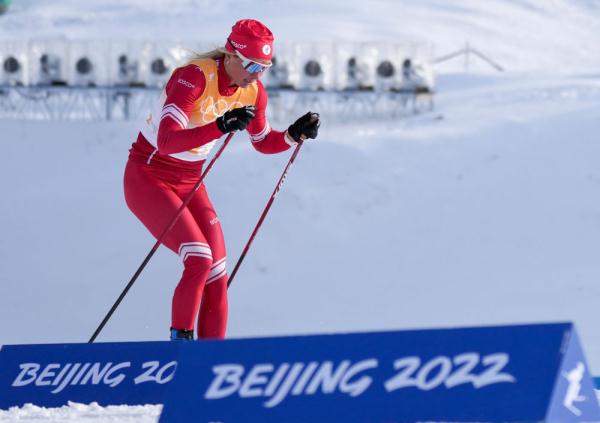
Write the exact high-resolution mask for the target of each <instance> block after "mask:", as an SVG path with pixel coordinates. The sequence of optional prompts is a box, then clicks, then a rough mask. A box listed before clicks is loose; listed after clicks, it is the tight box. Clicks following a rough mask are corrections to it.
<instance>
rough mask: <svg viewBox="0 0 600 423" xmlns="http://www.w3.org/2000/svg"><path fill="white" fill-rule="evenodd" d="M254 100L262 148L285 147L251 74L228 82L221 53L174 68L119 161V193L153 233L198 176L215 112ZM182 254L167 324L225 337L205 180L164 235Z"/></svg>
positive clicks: (217, 244) (219, 265) (219, 241)
mask: <svg viewBox="0 0 600 423" xmlns="http://www.w3.org/2000/svg"><path fill="white" fill-rule="evenodd" d="M245 105H254V106H255V107H256V117H255V118H254V119H253V120H252V121H251V123H250V124H249V125H248V127H247V128H246V130H247V132H248V133H249V135H250V139H251V141H252V146H253V147H254V148H255V149H256V150H258V151H260V152H261V153H266V154H270V153H278V152H281V151H284V150H287V149H288V148H289V147H290V146H291V145H293V141H292V140H291V139H290V138H289V136H288V135H287V133H286V132H280V131H275V130H272V129H271V126H270V125H269V123H268V122H267V119H266V115H265V109H266V106H267V94H266V91H265V89H264V87H263V85H262V84H261V83H260V81H256V82H254V83H252V84H251V85H250V86H248V87H246V88H240V87H237V86H235V85H231V81H230V79H229V77H228V75H227V73H226V72H225V68H224V66H223V62H222V60H218V59H217V60H214V59H200V60H196V61H193V62H191V63H190V64H188V65H186V66H184V67H181V68H178V69H176V70H175V71H174V72H173V74H172V75H171V78H170V79H169V81H168V83H167V85H166V86H165V89H164V91H163V93H162V95H161V98H160V100H159V101H158V104H157V107H156V108H155V110H154V111H153V113H152V114H150V115H149V116H148V119H147V120H146V125H144V126H143V128H142V130H141V132H140V133H139V135H138V137H137V140H136V141H135V143H134V144H133V146H132V148H131V150H130V154H129V160H128V162H127V166H126V169H125V177H124V186H125V200H126V201H127V205H128V207H129V208H130V209H131V211H132V212H133V213H134V214H135V215H136V216H137V218H138V219H139V220H140V221H141V222H142V223H143V224H144V225H145V226H146V228H147V229H148V230H149V231H150V232H151V233H152V235H154V237H156V238H158V236H159V235H160V234H161V232H162V231H163V230H164V228H165V227H166V226H167V225H168V223H169V222H170V220H171V219H172V218H173V216H174V215H175V213H176V212H177V210H178V209H179V208H180V207H181V204H182V202H183V200H184V199H185V197H186V196H187V195H188V194H189V193H190V192H191V190H192V189H193V187H194V185H195V184H196V183H197V181H198V178H199V176H200V173H201V171H202V166H203V164H204V162H205V160H206V157H207V156H208V154H209V152H210V149H211V148H212V147H213V145H214V144H215V142H216V140H217V139H218V138H220V137H222V136H223V133H222V132H221V131H220V130H219V128H218V127H217V124H216V122H215V120H216V119H217V117H219V116H221V115H223V114H224V113H225V112H226V111H228V110H229V109H232V108H236V107H241V106H245ZM162 243H163V244H164V245H165V246H166V247H168V248H169V249H170V250H172V251H174V252H175V253H176V254H178V255H179V256H180V257H181V260H182V261H183V266H184V270H183V274H182V276H181V279H180V281H179V284H178V285H177V287H176V289H175V293H174V295H173V303H172V322H171V327H172V328H175V329H186V330H193V329H194V324H195V322H196V320H197V321H198V332H197V333H198V337H199V338H224V337H225V331H226V326H227V270H226V253H225V243H224V239H223V233H222V231H221V225H220V223H219V219H218V217H217V214H216V212H215V210H214V208H213V206H212V204H211V202H210V200H209V198H208V195H207V193H206V189H205V187H204V184H203V185H202V186H201V187H200V189H199V190H198V191H197V192H196V194H195V195H194V197H193V199H192V200H191V202H190V203H189V205H188V206H187V208H186V209H185V210H184V212H183V214H182V215H181V217H180V218H179V220H178V221H177V223H176V224H175V226H174V227H173V229H172V230H171V231H170V232H169V233H168V234H167V235H166V236H165V238H164V240H163V242H162Z"/></svg>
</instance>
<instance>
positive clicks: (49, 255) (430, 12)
mask: <svg viewBox="0 0 600 423" xmlns="http://www.w3.org/2000/svg"><path fill="white" fill-rule="evenodd" d="M277 4H278V3H276V2H273V1H264V2H262V3H257V2H249V1H238V2H235V3H234V2H230V1H222V2H208V1H192V0H186V1H177V2H174V1H148V0H146V1H139V0H120V1H118V2H117V1H116V0H114V1H112V0H103V1H88V2H79V1H75V0H62V1H60V2H53V3H52V6H50V5H48V4H46V2H39V1H34V0H21V1H15V2H14V4H13V6H12V13H11V14H9V15H6V16H3V17H0V23H1V24H0V39H1V38H2V37H14V36H20V35H23V36H32V37H53V36H56V35H58V33H59V32H66V34H67V35H68V36H72V37H86V36H88V37H91V38H94V37H99V36H100V35H101V34H102V35H106V36H107V37H114V38H126V37H156V38H159V37H162V36H165V37H167V36H168V37H169V38H177V37H181V38H194V37H200V36H204V34H205V31H206V32H207V33H209V34H210V35H211V37H212V38H213V39H215V40H220V39H221V38H222V37H223V36H224V35H226V34H227V33H228V32H227V31H228V28H229V27H230V25H231V23H232V22H233V21H234V20H235V19H236V18H238V17H246V16H254V17H257V18H261V19H263V20H265V21H266V22H267V23H269V25H270V26H271V27H272V28H273V30H274V31H275V33H276V34H277V35H278V37H279V39H280V40H283V41H285V40H303V39H309V40H311V39H321V38H323V39H325V38H327V39H340V40H358V39H359V38H360V39H363V38H369V39H376V40H388V39H391V38H400V37H411V38H413V39H417V38H418V39H422V40H426V41H431V42H433V43H434V45H435V46H436V51H438V52H440V53H445V52H448V51H449V50H453V49H456V48H459V47H460V46H461V45H462V44H463V43H464V41H466V40H470V41H471V42H472V43H474V44H475V45H477V46H478V47H479V48H480V49H482V50H483V51H484V52H486V53H487V54H489V55H490V56H491V57H492V58H494V59H495V60H497V61H499V62H500V63H502V64H503V65H504V66H505V67H506V68H507V69H509V71H508V72H506V73H503V74H490V73H487V74H469V75H464V74H456V73H448V72H442V73H441V74H440V75H439V79H438V81H439V83H438V93H437V94H436V110H435V112H434V113H432V114H430V115H428V116H421V117H417V118H413V119H405V120H397V121H391V120H374V121H373V122H369V123H367V124H363V123H361V124H360V125H358V124H353V123H346V124H344V123H336V124H328V123H327V122H323V125H322V130H321V132H320V136H319V139H318V140H317V141H315V142H312V141H311V142H309V143H307V144H306V146H305V147H304V148H303V150H302V151H301V153H300V156H299V158H298V159H297V162H296V165H295V166H294V167H293V168H292V170H291V172H290V174H289V175H288V178H287V180H286V184H285V186H284V188H283V191H282V192H281V194H280V195H279V196H278V198H277V201H276V202H275V204H274V206H273V208H272V210H271V213H270V215H269V216H268V218H267V220H266V222H265V224H264V225H263V228H262V230H261V232H260V233H259V235H258V237H257V239H256V241H255V243H254V245H253V247H252V250H251V251H250V253H249V255H248V256H247V257H246V260H245V262H244V265H243V267H242V268H241V270H240V273H239V274H238V276H237V277H236V281H235V282H234V284H233V286H232V289H231V291H230V310H231V314H230V325H229V336H230V337H248V336H257V335H261V336H265V335H279V334H300V333H324V332H348V331H365V330H383V329H404V328H424V327H440V326H441V327H448V326H473V325H482V324H483V325H487V324H504V323H525V322H547V321H562V320H572V321H574V322H575V323H576V325H577V327H578V329H579V332H580V335H581V337H582V342H583V344H584V350H585V351H586V353H587V357H588V360H589V362H590V364H591V367H592V372H593V373H594V374H600V334H599V332H598V327H597V320H598V304H599V303H600V285H599V284H598V280H600V262H599V261H598V258H597V251H599V250H600V167H598V157H599V156H600V143H599V142H598V141H599V136H598V134H599V133H600V50H599V49H600V47H598V46H600V26H599V23H600V2H599V1H589V0H588V1H584V0H579V1H566V0H564V1H563V0H554V1H551V2H543V3H542V2H537V1H533V0H531V1H527V0H512V1H490V2H477V1H474V0H462V1H460V2H454V3H453V6H449V5H448V4H447V3H446V2H443V1H441V0H427V1H419V2H417V1H414V2H409V1H402V2H395V1H384V0H379V1H375V2H371V3H369V10H370V11H374V12H377V13H372V14H366V13H364V11H365V7H366V6H365V5H364V3H363V2H359V1H350V2H346V3H345V4H346V5H345V7H344V9H343V10H340V9H339V5H338V3H337V2H324V3H323V2H319V5H320V6H319V9H320V12H319V13H318V14H316V13H314V10H312V9H313V7H311V6H310V4H311V3H306V2H300V1H291V2H287V3H286V6H285V7H279V6H277ZM316 4H317V3H314V8H316V7H317V6H316ZM390 10H391V11H392V12H393V13H390V12H389V11H390ZM384 12H385V13H384ZM200 21H202V22H207V25H206V26H202V27H200V25H197V23H198V22H200ZM181 22H183V24H182V23H181ZM159 23H160V24H159ZM299 27H301V28H302V30H298V29H297V28H299ZM148 28H152V32H151V33H149V32H148ZM159 28H160V29H159ZM441 70H444V69H443V68H442V69H441ZM137 127H138V124H137V123H136V122H127V123H122V122H121V123H118V122H96V123H90V122H25V121H0V134H2V138H1V140H0V143H1V145H2V151H3V156H4V157H5V158H6V160H4V162H3V164H2V166H0V190H1V192H2V193H3V194H4V195H3V200H2V203H1V204H2V206H1V209H2V217H1V218H0V230H1V231H2V237H1V238H0V263H1V266H0V344H14V343H46V342H85V341H87V339H88V338H89V336H90V335H91V334H92V332H93V330H94V329H95V328H96V326H97V324H98V323H99V321H100V320H101V318H102V317H103V316H104V314H105V313H106V311H107V310H108V308H109V307H110V305H111V304H112V303H113V301H114V300H115V299H116V297H117V296H118V294H119V293H120V292H121V290H122V289H123V287H124V286H125V284H126V282H127V281H128V280H129V278H130V277H131V275H132V273H133V272H134V271H135V269H136V268H137V266H138V265H139V263H140V262H141V260H142V259H143V257H144V256H145V255H146V253H147V252H148V250H149V249H150V247H151V246H152V244H153V240H152V238H151V237H150V236H149V234H148V233H147V232H146V230H145V229H144V228H143V227H142V226H141V224H140V223H139V222H138V221H137V220H136V219H135V218H134V217H133V216H132V215H131V214H130V212H129V211H128V210H127V208H126V206H125V203H124V200H123V195H122V172H123V167H124V164H125V161H126V158H127V150H128V148H129V146H130V144H131V142H132V141H133V139H134V137H135V135H136V128H137ZM283 127H284V125H283V124H280V125H279V126H278V128H279V129H283ZM288 157H289V153H285V154H282V155H278V156H264V155H260V154H258V153H256V152H254V151H253V149H252V148H251V146H250V144H249V141H248V139H247V137H246V136H245V134H239V135H237V136H236V137H235V138H234V140H233V142H232V145H231V146H230V147H228V150H227V151H226V152H225V153H224V155H223V157H222V158H221V159H219V161H218V162H217V164H216V166H215V168H214V170H213V172H212V173H211V175H210V176H209V177H208V179H207V183H206V184H207V187H208V190H209V193H211V197H212V200H213V203H214V204H215V207H216V208H217V211H218V212H219V214H220V219H221V221H222V224H223V227H224V230H225V237H226V240H227V245H228V257H229V268H230V270H231V268H232V266H233V264H234V263H235V261H236V260H237V258H238V255H239V253H240V251H241V249H242V247H243V245H244V244H245V242H246V240H247V237H248V235H249V234H250V232H251V230H252V228H253V227H254V224H255V223H256V220H257V219H258V217H259V215H260V213H261V211H262V209H263V207H264V204H265V203H266V201H267V199H268V197H269V195H270V193H271V192H272V190H273V188H274V184H275V182H276V181H277V178H278V177H279V175H280V173H281V171H282V169H283V166H284V165H285V163H286V162H287V159H288ZM179 268H180V262H179V260H178V258H177V257H176V256H174V255H173V254H172V253H170V252H169V251H167V250H165V249H160V250H159V252H158V253H157V254H156V255H155V257H154V258H153V259H152V261H151V262H150V264H149V266H148V267H147V269H146V270H145V271H144V273H143V274H142V276H141V277H140V279H139V280H138V281H137V282H136V285H135V286H134V288H133V289H132V291H131V292H130V293H129V295H128V297H127V298H126V300H125V301H124V302H123V304H122V305H121V306H120V308H119V310H118V311H117V313H116V314H115V315H114V316H113V318H112V320H111V322H110V323H109V324H108V326H107V327H106V328H105V330H104V332H103V334H102V335H101V337H100V340H101V341H102V340H105V341H108V340H110V341H119V340H123V341H125V340H150V339H152V340H156V339H166V336H167V330H168V321H169V313H170V310H169V307H170V298H171V293H172V290H173V288H174V286H175V284H176V282H177V279H178V274H179ZM118 412H119V410H118V409H101V408H98V407H95V406H93V405H92V406H82V405H72V406H71V407H67V408H64V409H59V410H53V411H52V412H51V411H48V410H41V409H36V408H35V407H29V408H26V409H22V410H12V411H10V412H0V421H14V420H16V418H17V415H18V416H19V419H21V420H20V421H34V420H36V419H38V420H39V419H40V418H42V417H39V416H43V418H44V419H45V420H44V421H82V420H83V421H85V419H86V418H89V419H90V420H93V421H95V422H97V423H99V422H104V421H107V422H111V421H117V420H118V421H144V422H145V421H155V419H156V416H157V415H158V413H159V411H158V409H157V408H146V409H144V410H143V411H140V410H137V409H135V410H128V411H126V412H124V413H125V414H122V415H121V416H122V417H115V415H114V414H111V413H118ZM130 412H131V413H132V414H131V416H132V417H130V415H129V414H127V413H130ZM18 413H21V414H18ZM51 413H56V414H51ZM61 413H62V414H61ZM69 413H72V414H69ZM136 413H138V414H136ZM44 416H45V417H44ZM135 416H138V417H137V418H138V420H135V419H136V417H135ZM129 418H131V419H132V420H126V419H129ZM28 419H31V420H28ZM69 419H71V420H69ZM36 421H37V420H36Z"/></svg>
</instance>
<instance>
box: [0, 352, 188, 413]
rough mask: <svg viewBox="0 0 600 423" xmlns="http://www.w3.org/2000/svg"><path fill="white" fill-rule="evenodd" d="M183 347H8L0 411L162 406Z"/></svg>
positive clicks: (0, 362) (2, 358) (1, 369)
mask: <svg viewBox="0 0 600 423" xmlns="http://www.w3.org/2000/svg"><path fill="white" fill-rule="evenodd" d="M179 344H180V343H174V342H130V343H98V344H57V345H5V346H3V347H2V349H1V350H0V409H7V408H9V407H12V406H22V405H24V404H26V403H33V404H36V405H39V406H44V407H58V406H62V405H65V404H67V403H68V401H75V402H79V403H90V402H94V401H95V402H97V403H99V404H100V405H109V404H130V405H138V404H162V403H163V400H164V394H165V389H166V387H167V385H168V384H169V383H170V382H171V380H172V379H173V377H174V374H175V370H176V367H177V355H178V353H179Z"/></svg>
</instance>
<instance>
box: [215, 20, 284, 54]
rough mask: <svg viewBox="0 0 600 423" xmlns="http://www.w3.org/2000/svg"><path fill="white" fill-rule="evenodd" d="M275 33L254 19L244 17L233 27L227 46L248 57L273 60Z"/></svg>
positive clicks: (232, 50) (228, 48) (231, 50)
mask: <svg viewBox="0 0 600 423" xmlns="http://www.w3.org/2000/svg"><path fill="white" fill-rule="evenodd" d="M273 40H274V38H273V33H272V32H271V30H269V28H267V27H266V26H264V25H263V24H262V23H260V22H259V21H257V20H254V19H242V20H241V21H237V22H236V23H235V24H234V25H233V27H231V34H230V35H229V38H228V39H227V43H226V44H225V48H226V49H227V50H229V51H230V52H232V53H234V52H235V50H237V51H239V52H240V53H242V55H243V56H244V57H247V58H248V59H260V60H266V61H268V62H270V61H271V57H273Z"/></svg>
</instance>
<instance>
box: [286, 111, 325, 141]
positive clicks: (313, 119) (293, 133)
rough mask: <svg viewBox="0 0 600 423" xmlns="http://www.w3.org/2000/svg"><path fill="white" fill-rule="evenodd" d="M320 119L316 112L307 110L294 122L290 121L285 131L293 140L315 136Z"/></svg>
mask: <svg viewBox="0 0 600 423" xmlns="http://www.w3.org/2000/svg"><path fill="white" fill-rule="evenodd" d="M320 125H321V120H320V118H319V114H318V113H313V112H308V113H307V114H305V115H304V116H302V117H301V118H299V119H298V120H297V121H296V122H294V123H292V124H291V125H290V127H289V128H288V130H287V132H288V135H289V136H290V137H292V138H293V139H294V141H296V142H298V141H301V140H302V141H303V140H305V139H306V138H313V139H314V138H317V134H318V132H319V126H320Z"/></svg>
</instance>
